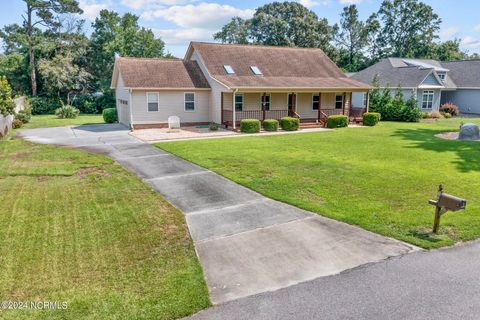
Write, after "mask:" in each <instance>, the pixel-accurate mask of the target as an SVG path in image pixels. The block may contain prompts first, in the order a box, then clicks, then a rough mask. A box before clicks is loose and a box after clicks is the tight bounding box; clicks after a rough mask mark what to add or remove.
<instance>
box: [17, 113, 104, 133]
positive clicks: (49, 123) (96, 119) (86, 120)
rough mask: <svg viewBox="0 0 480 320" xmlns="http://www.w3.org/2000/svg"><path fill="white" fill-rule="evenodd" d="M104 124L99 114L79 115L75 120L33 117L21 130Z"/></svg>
mask: <svg viewBox="0 0 480 320" xmlns="http://www.w3.org/2000/svg"><path fill="white" fill-rule="evenodd" d="M97 123H104V121H103V117H102V115H101V114H81V115H79V116H78V117H76V118H75V119H59V118H57V116H55V115H53V114H44V115H34V116H32V119H31V120H30V122H29V123H26V124H24V125H23V126H22V129H32V128H48V127H62V126H72V125H81V124H97Z"/></svg>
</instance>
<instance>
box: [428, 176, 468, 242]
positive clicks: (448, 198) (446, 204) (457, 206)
mask: <svg viewBox="0 0 480 320" xmlns="http://www.w3.org/2000/svg"><path fill="white" fill-rule="evenodd" d="M428 203H430V204H431V205H434V206H435V219H434V221H433V233H437V232H438V227H439V226H440V216H441V215H442V214H444V213H445V212H447V211H459V210H464V209H465V207H466V206H467V201H466V200H465V199H462V198H459V197H455V196H452V195H450V194H446V193H443V186H442V185H440V186H439V187H438V197H437V200H430V201H428Z"/></svg>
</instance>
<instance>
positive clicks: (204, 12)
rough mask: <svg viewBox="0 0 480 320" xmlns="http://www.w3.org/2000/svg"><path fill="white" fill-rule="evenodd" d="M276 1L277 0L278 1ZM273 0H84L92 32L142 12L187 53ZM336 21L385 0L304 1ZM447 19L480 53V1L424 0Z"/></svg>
mask: <svg viewBox="0 0 480 320" xmlns="http://www.w3.org/2000/svg"><path fill="white" fill-rule="evenodd" d="M272 1H273V0H272ZM272 1H254V0H242V1H233V0H79V3H80V7H81V8H82V9H83V11H84V14H83V16H82V18H83V19H85V20H86V26H87V27H86V32H87V33H88V32H89V29H90V28H89V26H90V24H91V22H92V21H94V20H95V17H96V16H97V15H98V13H99V12H100V10H102V9H108V10H114V11H117V12H118V13H120V14H123V13H126V12H132V13H134V14H136V15H138V16H140V21H139V23H140V25H141V26H144V27H148V28H151V29H152V30H153V32H154V33H155V34H156V35H157V36H159V37H161V38H162V39H163V41H165V44H166V50H167V51H168V52H170V53H172V54H173V55H175V56H177V57H183V56H184V54H185V51H186V49H187V47H188V43H189V42H190V41H192V40H195V41H213V38H212V34H214V33H215V32H217V31H218V30H220V29H221V27H222V26H223V25H224V24H225V23H227V22H228V21H230V19H231V18H232V17H234V16H240V17H242V18H250V17H251V16H252V15H253V13H254V12H255V8H257V7H259V6H262V5H264V4H265V3H268V2H272ZM298 1H299V2H300V3H302V4H303V5H305V6H307V7H308V8H309V9H311V10H313V11H314V12H315V13H316V14H317V15H318V16H319V17H321V18H327V19H328V21H329V23H330V24H334V23H336V22H338V20H339V17H340V13H341V11H342V8H343V7H344V6H346V5H349V4H356V5H357V6H358V10H359V13H360V17H361V18H362V19H366V18H368V16H369V15H370V14H371V13H373V12H376V11H377V10H378V8H379V6H380V3H381V2H382V1H381V0H298ZM423 2H425V3H427V4H429V5H430V6H432V7H433V9H434V11H435V12H436V13H437V14H438V15H439V16H440V17H441V18H442V25H441V30H440V39H441V40H442V41H445V40H450V39H454V38H459V39H461V40H462V43H461V47H462V49H463V50H467V51H468V52H469V53H474V52H477V53H480V15H478V12H480V1H478V0H423ZM23 11H24V2H23V1H21V0H0V27H2V26H3V25H6V24H10V23H20V22H21V19H22V18H21V15H22V13H23Z"/></svg>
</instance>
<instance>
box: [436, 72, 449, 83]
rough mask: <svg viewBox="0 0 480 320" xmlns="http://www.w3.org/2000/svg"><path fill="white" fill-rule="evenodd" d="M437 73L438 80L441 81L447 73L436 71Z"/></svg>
mask: <svg viewBox="0 0 480 320" xmlns="http://www.w3.org/2000/svg"><path fill="white" fill-rule="evenodd" d="M437 74H438V77H439V78H440V80H442V82H445V78H446V77H447V74H446V73H443V72H442V73H437Z"/></svg>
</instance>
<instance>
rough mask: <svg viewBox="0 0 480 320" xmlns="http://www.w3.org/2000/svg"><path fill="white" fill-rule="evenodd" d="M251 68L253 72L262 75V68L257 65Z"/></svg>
mask: <svg viewBox="0 0 480 320" xmlns="http://www.w3.org/2000/svg"><path fill="white" fill-rule="evenodd" d="M250 69H251V70H252V72H253V74H254V75H256V76H261V75H262V74H263V73H262V71H260V69H259V68H258V67H257V66H250Z"/></svg>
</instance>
